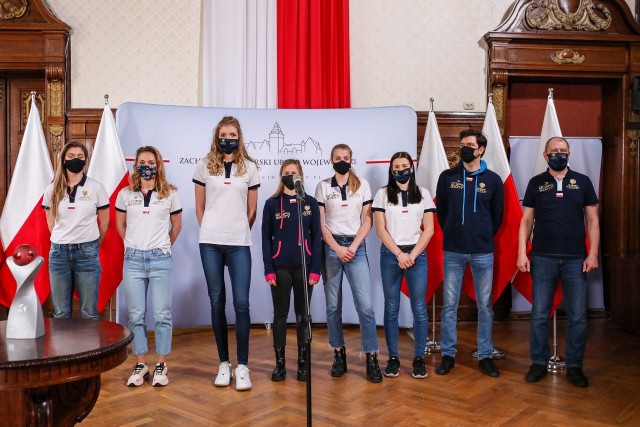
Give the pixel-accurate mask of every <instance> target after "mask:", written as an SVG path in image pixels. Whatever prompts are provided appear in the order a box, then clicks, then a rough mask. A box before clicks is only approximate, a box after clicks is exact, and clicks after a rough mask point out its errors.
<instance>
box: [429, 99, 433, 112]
mask: <svg viewBox="0 0 640 427" xmlns="http://www.w3.org/2000/svg"><path fill="white" fill-rule="evenodd" d="M429 103H430V104H431V107H430V109H429V111H431V112H433V98H429Z"/></svg>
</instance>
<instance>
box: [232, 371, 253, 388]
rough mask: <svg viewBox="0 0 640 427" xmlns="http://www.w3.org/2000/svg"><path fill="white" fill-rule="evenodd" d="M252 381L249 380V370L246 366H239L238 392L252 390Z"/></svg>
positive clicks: (237, 373) (237, 374) (237, 376)
mask: <svg viewBox="0 0 640 427" xmlns="http://www.w3.org/2000/svg"><path fill="white" fill-rule="evenodd" d="M250 389H251V379H250V378H249V368H247V366H246V365H238V367H237V368H236V390H238V391H243V390H250Z"/></svg>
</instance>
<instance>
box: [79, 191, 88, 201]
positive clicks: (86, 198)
mask: <svg viewBox="0 0 640 427" xmlns="http://www.w3.org/2000/svg"><path fill="white" fill-rule="evenodd" d="M78 200H91V192H90V191H89V190H82V194H81V195H80V197H78Z"/></svg>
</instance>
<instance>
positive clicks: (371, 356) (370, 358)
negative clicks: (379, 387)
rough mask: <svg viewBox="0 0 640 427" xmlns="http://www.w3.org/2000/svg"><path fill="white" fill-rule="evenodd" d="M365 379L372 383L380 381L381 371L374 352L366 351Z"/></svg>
mask: <svg viewBox="0 0 640 427" xmlns="http://www.w3.org/2000/svg"><path fill="white" fill-rule="evenodd" d="M367 380H368V381H369V382H372V383H379V382H382V372H380V365H379V364H378V355H377V354H376V353H367Z"/></svg>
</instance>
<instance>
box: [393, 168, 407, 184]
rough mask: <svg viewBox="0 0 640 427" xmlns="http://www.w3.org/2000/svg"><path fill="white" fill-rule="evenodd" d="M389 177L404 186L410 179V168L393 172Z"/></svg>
mask: <svg viewBox="0 0 640 427" xmlns="http://www.w3.org/2000/svg"><path fill="white" fill-rule="evenodd" d="M391 176H393V179H395V180H396V181H397V182H399V183H400V184H404V183H405V182H407V181H409V179H411V168H410V167H409V168H406V169H402V170H395V171H392V172H391Z"/></svg>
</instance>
